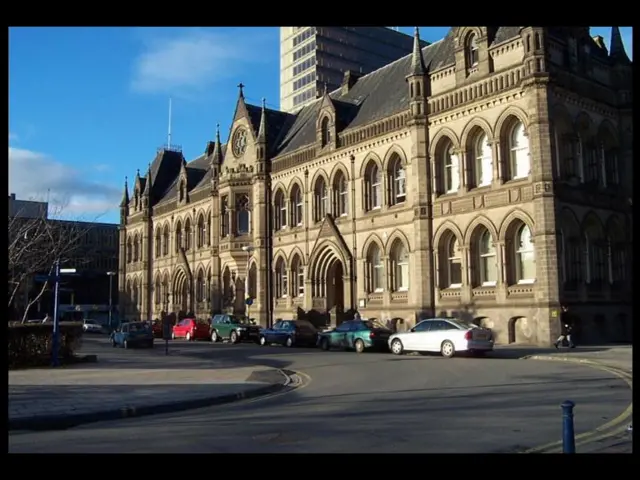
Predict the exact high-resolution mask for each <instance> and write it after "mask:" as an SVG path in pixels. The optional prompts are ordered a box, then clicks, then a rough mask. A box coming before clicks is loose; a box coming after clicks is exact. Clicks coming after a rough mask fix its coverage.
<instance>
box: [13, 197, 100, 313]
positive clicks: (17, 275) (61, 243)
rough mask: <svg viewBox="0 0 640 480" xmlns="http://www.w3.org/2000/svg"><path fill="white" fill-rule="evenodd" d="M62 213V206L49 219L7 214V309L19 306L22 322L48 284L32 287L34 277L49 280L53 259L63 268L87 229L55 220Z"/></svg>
mask: <svg viewBox="0 0 640 480" xmlns="http://www.w3.org/2000/svg"><path fill="white" fill-rule="evenodd" d="M63 211H64V208H63V205H60V206H54V207H53V212H51V214H50V215H49V217H47V216H46V212H43V214H42V215H40V216H38V215H33V214H28V213H27V212H26V211H24V210H19V211H17V212H11V211H9V252H8V254H9V272H8V273H9V309H10V310H11V308H12V307H17V306H18V305H20V306H22V307H23V311H22V322H23V323H24V322H25V321H26V320H27V316H28V314H29V309H30V308H31V306H32V305H34V304H35V303H36V302H38V300H40V298H41V297H42V295H43V294H44V293H45V292H46V291H47V289H48V288H49V287H50V285H51V284H52V282H51V281H48V280H47V281H44V282H43V283H42V285H41V286H38V287H37V288H34V284H35V277H36V275H44V276H46V277H47V278H50V277H51V276H52V275H53V274H54V269H55V262H56V260H59V261H60V263H61V264H62V265H64V263H65V262H67V261H68V260H69V259H71V258H72V257H73V256H74V253H76V251H77V250H78V248H79V247H80V246H81V244H82V241H83V238H84V237H85V236H86V235H87V233H88V230H90V228H91V224H90V223H85V222H74V221H66V220H59V216H60V214H61V213H62V212H63ZM74 266H75V265H74Z"/></svg>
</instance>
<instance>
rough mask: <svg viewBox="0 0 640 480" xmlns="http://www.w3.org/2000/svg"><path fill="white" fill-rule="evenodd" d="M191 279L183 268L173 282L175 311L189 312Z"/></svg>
mask: <svg viewBox="0 0 640 480" xmlns="http://www.w3.org/2000/svg"><path fill="white" fill-rule="evenodd" d="M190 301H191V298H190V291H189V279H188V278H187V275H186V274H185V273H184V271H183V270H182V269H180V270H178V272H177V273H176V277H175V280H174V282H173V309H174V311H178V312H181V313H182V314H186V313H188V312H189V310H190V308H189V304H190Z"/></svg>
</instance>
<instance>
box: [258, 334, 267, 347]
mask: <svg viewBox="0 0 640 480" xmlns="http://www.w3.org/2000/svg"><path fill="white" fill-rule="evenodd" d="M259 342H260V345H262V346H263V347H264V346H266V345H267V339H266V338H265V337H264V336H263V335H261V336H260V340H259Z"/></svg>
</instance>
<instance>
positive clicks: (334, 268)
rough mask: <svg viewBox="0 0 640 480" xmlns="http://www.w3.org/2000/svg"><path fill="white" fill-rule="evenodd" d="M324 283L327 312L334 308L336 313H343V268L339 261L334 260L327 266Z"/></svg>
mask: <svg viewBox="0 0 640 480" xmlns="http://www.w3.org/2000/svg"><path fill="white" fill-rule="evenodd" d="M325 283H326V291H327V310H331V309H332V308H333V307H336V311H338V312H344V310H345V308H344V268H343V266H342V262H341V261H340V260H338V259H334V260H333V261H332V262H331V264H330V265H329V266H328V268H327V274H326V277H325Z"/></svg>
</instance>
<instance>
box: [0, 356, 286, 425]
mask: <svg viewBox="0 0 640 480" xmlns="http://www.w3.org/2000/svg"><path fill="white" fill-rule="evenodd" d="M108 356H109V355H108V354H107V353H106V352H102V354H101V355H100V356H99V358H98V364H91V365H77V366H69V367H65V368H59V369H51V368H41V369H28V370H13V371H10V372H9V430H56V429H64V428H70V427H72V426H76V425H80V424H83V423H91V422H98V421H104V420H114V419H119V418H126V417H134V416H142V415H150V414H158V413H169V412H176V411H180V410H187V409H192V408H201V407H206V406H211V405H218V404H222V403H228V402H232V401H234V400H241V399H246V398H253V397H257V396H260V395H267V394H270V393H275V392H276V391H279V390H281V389H283V388H286V386H287V385H288V384H289V382H290V379H289V377H288V376H287V374H286V373H285V372H283V371H282V370H279V369H276V368H270V367H263V366H258V365H242V366H231V365H227V366H222V365H213V364H210V363H209V364H206V363H207V362H204V363H205V365H203V362H201V361H197V360H196V359H189V358H185V357H181V358H175V357H174V358H171V357H169V358H171V361H170V362H169V364H168V365H167V363H163V364H162V365H160V364H158V361H159V359H160V358H161V357H155V358H156V360H153V359H152V358H150V357H147V358H146V359H142V360H146V362H145V361H141V362H135V363H134V364H131V362H130V363H129V364H128V365H124V364H123V363H121V362H120V361H119V359H118V358H114V359H109V358H108ZM165 362H166V360H165ZM152 363H153V364H152ZM145 367H146V368H145Z"/></svg>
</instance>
